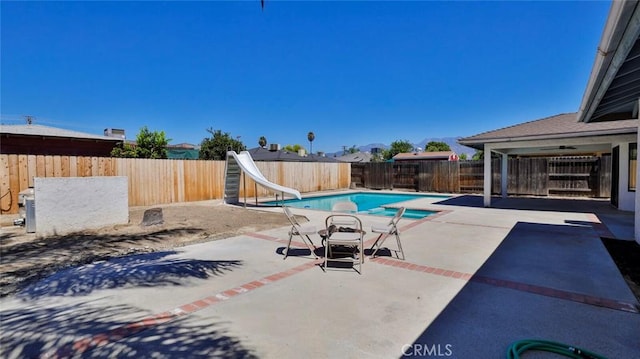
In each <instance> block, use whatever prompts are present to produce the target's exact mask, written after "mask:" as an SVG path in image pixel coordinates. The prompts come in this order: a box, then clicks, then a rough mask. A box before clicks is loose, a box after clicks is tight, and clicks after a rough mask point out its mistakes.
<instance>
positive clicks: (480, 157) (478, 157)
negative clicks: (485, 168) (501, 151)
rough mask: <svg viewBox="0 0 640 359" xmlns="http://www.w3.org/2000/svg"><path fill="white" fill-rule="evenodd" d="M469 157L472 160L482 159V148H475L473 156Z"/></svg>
mask: <svg viewBox="0 0 640 359" xmlns="http://www.w3.org/2000/svg"><path fill="white" fill-rule="evenodd" d="M471 159H472V160H474V161H479V160H483V159H484V151H483V150H476V153H474V154H473V157H471Z"/></svg>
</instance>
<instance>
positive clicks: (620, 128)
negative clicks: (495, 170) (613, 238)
mask: <svg viewBox="0 0 640 359" xmlns="http://www.w3.org/2000/svg"><path fill="white" fill-rule="evenodd" d="M637 131H638V120H626V121H618V122H602V123H582V122H578V120H577V114H576V113H567V114H560V115H556V116H551V117H547V118H543V119H539V120H535V121H530V122H526V123H522V124H518V125H514V126H510V127H506V128H502V129H497V130H493V131H488V132H484V133H481V134H478V135H474V136H470V137H466V138H462V139H460V140H458V142H459V143H460V144H462V145H465V146H469V147H473V148H475V149H478V150H482V151H484V154H485V155H484V186H483V193H484V196H483V197H484V205H485V206H486V207H489V206H491V173H492V168H491V156H489V155H487V154H489V153H491V154H497V155H499V156H500V158H501V161H500V163H501V170H500V173H501V177H500V178H501V186H500V193H501V195H502V197H503V198H506V197H507V180H508V177H507V175H508V161H507V159H508V158H509V156H522V157H541V156H544V157H552V156H594V155H602V154H612V156H614V157H616V158H614V159H612V162H615V163H623V162H624V163H625V164H626V165H625V166H614V168H613V169H612V186H611V188H612V192H613V191H615V193H612V195H611V197H612V201H613V202H614V203H613V204H614V206H615V207H616V208H618V209H620V210H626V211H632V210H634V208H635V206H634V201H633V194H632V193H630V191H629V190H628V188H629V181H630V177H629V171H628V169H629V143H631V142H635V141H636V138H637ZM616 148H617V149H616ZM631 180H633V177H632V178H631ZM613 182H615V183H613Z"/></svg>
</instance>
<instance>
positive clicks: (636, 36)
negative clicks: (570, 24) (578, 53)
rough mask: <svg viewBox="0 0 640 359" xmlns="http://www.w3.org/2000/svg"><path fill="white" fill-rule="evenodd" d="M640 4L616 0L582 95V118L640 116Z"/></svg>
mask: <svg viewBox="0 0 640 359" xmlns="http://www.w3.org/2000/svg"><path fill="white" fill-rule="evenodd" d="M639 57H640V5H639V3H638V1H637V0H633V1H631V0H629V1H613V2H612V4H611V8H610V10H609V15H608V17H607V22H606V23H605V27H604V30H603V32H602V37H601V39H600V43H599V45H598V49H597V52H596V58H595V60H594V64H593V67H592V70H591V75H590V76H589V81H588V82H587V87H586V89H585V93H584V95H583V97H582V103H581V105H580V111H579V115H578V118H579V120H580V121H584V122H592V121H606V120H622V119H629V118H633V117H636V116H637V113H638V98H640V71H639V70H640V62H639V60H638V59H639Z"/></svg>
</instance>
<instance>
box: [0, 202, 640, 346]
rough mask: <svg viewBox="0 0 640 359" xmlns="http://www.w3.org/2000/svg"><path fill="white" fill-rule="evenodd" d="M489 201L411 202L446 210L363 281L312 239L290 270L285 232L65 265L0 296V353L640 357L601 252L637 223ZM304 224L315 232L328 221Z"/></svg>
mask: <svg viewBox="0 0 640 359" xmlns="http://www.w3.org/2000/svg"><path fill="white" fill-rule="evenodd" d="M492 203H493V205H494V207H492V208H483V207H482V197H481V196H460V197H455V198H451V199H448V200H442V199H427V198H425V199H419V200H414V201H409V202H406V203H404V205H406V206H407V207H409V208H422V209H429V210H436V211H439V213H438V214H436V215H433V216H430V217H427V218H425V219H422V220H409V219H403V220H401V221H400V223H399V227H400V228H401V230H402V234H401V237H402V244H403V246H404V251H405V254H406V260H405V261H399V260H397V259H393V258H392V257H385V256H382V257H379V258H376V259H371V258H369V257H367V258H366V259H365V263H364V265H363V272H362V274H361V275H360V274H358V273H356V272H355V271H353V270H351V269H341V270H337V269H336V270H330V271H326V272H325V271H324V270H323V269H322V268H321V267H320V266H318V265H317V263H318V262H317V261H316V260H314V259H312V258H311V257H310V256H309V255H310V253H309V250H307V249H306V247H305V246H303V244H302V243H297V246H298V247H299V249H297V250H292V251H291V253H290V255H289V257H288V258H287V259H286V260H282V258H283V255H282V250H283V247H284V245H285V244H286V239H287V238H288V236H287V231H288V229H289V228H288V227H282V228H277V229H273V230H268V231H262V232H259V233H251V234H247V235H241V236H237V237H233V238H228V239H224V240H218V241H213V242H208V243H201V244H197V245H191V246H188V247H182V248H177V249H176V250H175V251H168V252H159V253H152V254H144V255H136V256H130V257H126V258H121V259H118V260H112V261H108V262H101V263H94V264H91V265H87V266H83V267H79V268H71V269H67V270H64V271H61V272H58V273H57V274H55V275H53V276H51V277H49V278H47V279H45V280H42V281H41V282H39V283H35V284H34V285H32V286H30V287H28V288H25V289H24V290H23V291H22V292H20V293H19V294H18V295H16V296H13V297H9V298H4V299H2V300H1V301H0V308H1V309H0V315H2V343H1V344H2V345H1V348H0V356H1V357H6V358H24V357H48V358H54V357H58V358H60V357H91V358H94V357H98V358H107V357H157V358H185V357H189V358H211V357H222V358H239V357H259V358H293V357H300V356H306V357H310V358H316V357H340V358H393V357H396V358H399V357H410V356H423V357H430V356H433V357H437V356H445V357H451V358H502V357H504V356H505V353H506V350H507V347H508V346H509V345H510V344H511V343H513V342H514V341H516V340H521V339H546V340H553V341H558V342H563V343H567V344H570V345H573V346H577V347H582V348H585V349H588V350H590V351H593V352H596V353H599V354H601V355H604V356H606V357H609V358H634V357H637V356H638V353H640V340H639V338H638V332H639V329H640V314H639V313H638V302H637V301H636V298H635V297H634V295H633V293H632V292H631V290H630V289H629V288H628V286H627V285H626V283H625V282H624V279H623V278H622V276H621V275H620V273H619V271H618V269H617V268H616V266H615V264H614V262H613V260H612V259H611V257H610V256H609V255H608V253H607V251H606V249H605V247H604V246H603V244H602V242H601V241H600V236H607V237H617V238H621V239H630V238H632V237H633V227H632V224H633V215H632V214H630V213H625V212H618V211H616V210H614V209H611V207H610V206H609V205H608V203H607V202H606V201H598V200H554V199H525V198H509V199H498V198H496V199H495V200H494V201H493V202H492ZM247 210H266V211H281V209H280V208H266V209H265V208H259V209H247ZM294 213H295V214H297V215H303V216H305V217H307V218H308V219H309V221H310V222H311V223H313V224H316V225H317V226H318V227H320V226H322V225H323V224H324V218H325V217H326V215H327V213H326V212H321V211H315V210H303V209H294ZM360 218H361V219H362V221H363V222H364V224H365V228H368V227H370V226H371V225H372V224H374V223H384V222H386V221H387V220H388V218H385V217H376V216H370V215H361V216H360ZM600 221H603V222H604V223H600ZM374 238H375V236H374V235H373V234H367V235H366V236H365V240H366V241H368V243H369V245H370V244H371V242H372V240H373V239H374ZM313 240H314V242H315V243H316V244H317V245H319V243H320V238H319V237H317V236H316V237H314V238H313ZM385 244H386V245H388V246H389V247H393V245H394V241H392V240H388V241H387V242H386V243H385ZM318 253H320V252H318Z"/></svg>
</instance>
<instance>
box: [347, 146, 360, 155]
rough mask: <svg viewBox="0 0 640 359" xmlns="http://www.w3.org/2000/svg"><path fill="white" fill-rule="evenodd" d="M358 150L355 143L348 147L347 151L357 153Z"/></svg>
mask: <svg viewBox="0 0 640 359" xmlns="http://www.w3.org/2000/svg"><path fill="white" fill-rule="evenodd" d="M358 152H360V150H358V148H357V147H356V145H353V146H351V148H350V149H349V153H358Z"/></svg>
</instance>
